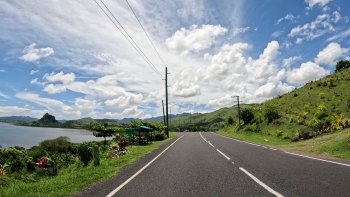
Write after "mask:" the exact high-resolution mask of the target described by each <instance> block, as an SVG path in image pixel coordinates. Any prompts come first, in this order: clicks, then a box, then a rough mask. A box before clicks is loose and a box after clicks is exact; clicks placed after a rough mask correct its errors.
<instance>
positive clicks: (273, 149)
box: [269, 148, 277, 150]
mask: <svg viewBox="0 0 350 197" xmlns="http://www.w3.org/2000/svg"><path fill="white" fill-rule="evenodd" d="M269 149H270V150H277V149H275V148H269Z"/></svg>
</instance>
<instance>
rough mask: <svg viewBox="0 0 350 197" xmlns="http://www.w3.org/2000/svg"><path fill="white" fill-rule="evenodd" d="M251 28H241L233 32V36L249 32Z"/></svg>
mask: <svg viewBox="0 0 350 197" xmlns="http://www.w3.org/2000/svg"><path fill="white" fill-rule="evenodd" d="M249 29H250V27H248V26H247V27H239V28H236V29H234V30H233V36H237V35H238V34H242V33H244V32H247V31H249Z"/></svg>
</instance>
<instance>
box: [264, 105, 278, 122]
mask: <svg viewBox="0 0 350 197" xmlns="http://www.w3.org/2000/svg"><path fill="white" fill-rule="evenodd" d="M264 116H265V118H266V120H267V123H268V124H270V123H271V122H272V121H273V120H276V119H279V118H280V117H281V116H280V115H279V114H278V111H277V110H276V109H275V108H274V107H271V106H267V107H266V108H265V111H264Z"/></svg>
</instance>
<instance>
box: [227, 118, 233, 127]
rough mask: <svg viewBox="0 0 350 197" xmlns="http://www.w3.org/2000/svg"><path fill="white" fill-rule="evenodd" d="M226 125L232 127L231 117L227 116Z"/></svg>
mask: <svg viewBox="0 0 350 197" xmlns="http://www.w3.org/2000/svg"><path fill="white" fill-rule="evenodd" d="M227 124H228V125H233V118H232V116H229V117H228V118H227Z"/></svg>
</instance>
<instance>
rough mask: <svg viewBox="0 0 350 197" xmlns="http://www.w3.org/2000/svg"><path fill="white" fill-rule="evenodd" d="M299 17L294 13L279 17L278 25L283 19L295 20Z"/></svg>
mask: <svg viewBox="0 0 350 197" xmlns="http://www.w3.org/2000/svg"><path fill="white" fill-rule="evenodd" d="M296 19H297V17H296V16H294V15H293V14H287V15H286V16H284V17H282V18H279V19H278V20H277V22H276V25H278V24H280V23H281V22H282V21H295V20H296Z"/></svg>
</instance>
